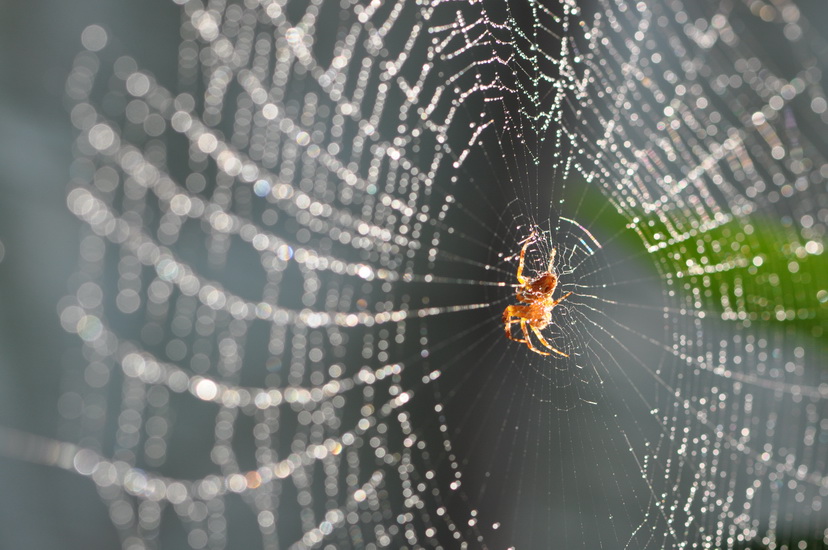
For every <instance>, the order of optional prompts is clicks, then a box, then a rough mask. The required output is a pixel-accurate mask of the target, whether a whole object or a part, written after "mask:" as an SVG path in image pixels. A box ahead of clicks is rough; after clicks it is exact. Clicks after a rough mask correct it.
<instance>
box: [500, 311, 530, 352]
mask: <svg viewBox="0 0 828 550" xmlns="http://www.w3.org/2000/svg"><path fill="white" fill-rule="evenodd" d="M513 307H514V306H507V307H506V309H505V310H504V311H503V327H504V328H505V329H506V338H508V339H509V340H514V341H515V342H520V343H521V344H525V343H526V340H521V339H519V338H515V337H514V336H512V325H513V324H514V323H521V322H523V321H522V319H521V317H520V316H519V315H515V314H514V313H513V312H512V311H513V309H512V308H513ZM512 317H517V319H512ZM524 332H525V331H524Z"/></svg>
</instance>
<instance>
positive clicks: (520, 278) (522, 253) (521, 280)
mask: <svg viewBox="0 0 828 550" xmlns="http://www.w3.org/2000/svg"><path fill="white" fill-rule="evenodd" d="M532 237H534V234H532V235H530V236H529V238H528V239H526V241H525V242H524V244H523V248H521V249H520V261H519V262H518V269H517V281H518V282H519V283H520V284H521V285H525V284H526V279H525V278H524V277H523V263H524V261H525V260H524V258H525V256H526V249H527V248H528V247H529V245H530V244H532V242H533V241H532Z"/></svg>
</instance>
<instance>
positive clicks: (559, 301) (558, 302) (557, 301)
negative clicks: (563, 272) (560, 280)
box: [549, 292, 572, 309]
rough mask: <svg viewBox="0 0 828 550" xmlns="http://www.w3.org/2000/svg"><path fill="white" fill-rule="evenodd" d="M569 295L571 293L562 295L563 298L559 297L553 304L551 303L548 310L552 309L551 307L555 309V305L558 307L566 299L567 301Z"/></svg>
mask: <svg viewBox="0 0 828 550" xmlns="http://www.w3.org/2000/svg"><path fill="white" fill-rule="evenodd" d="M571 294H572V293H571V292H567V293H566V294H564V295H563V296H561V297H560V298H558V299H557V300H555V301H554V302H552V306H550V308H549V309H552V308H553V307H555V306H556V305H558V304H560V303H561V302H563V301H564V300H566V299H567V298H568V297H569V296H570V295H571Z"/></svg>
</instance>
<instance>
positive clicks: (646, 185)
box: [4, 0, 828, 549]
mask: <svg viewBox="0 0 828 550" xmlns="http://www.w3.org/2000/svg"><path fill="white" fill-rule="evenodd" d="M178 3H180V4H181V17H182V22H181V27H180V34H181V41H180V45H179V47H178V52H177V56H178V63H177V67H176V70H175V72H171V71H167V72H165V71H164V70H163V69H161V68H159V69H158V71H156V72H154V71H153V67H148V66H142V65H141V64H139V63H138V62H137V61H136V60H135V59H133V58H132V57H129V56H128V54H129V52H121V51H116V50H117V49H118V45H117V44H114V45H113V44H111V42H113V41H114V40H112V37H108V36H107V34H106V31H105V30H104V29H103V28H101V27H97V26H92V27H89V28H88V29H87V31H85V33H84V45H85V46H86V51H84V52H82V53H81V54H79V55H78V57H77V59H76V62H75V67H74V69H73V71H72V73H71V75H70V77H69V81H68V83H67V93H68V96H69V97H70V98H71V99H72V101H73V106H72V108H71V119H72V122H73V124H74V125H75V127H76V128H77V129H78V131H79V137H78V139H77V142H76V144H75V149H76V161H75V164H74V165H73V170H72V173H73V180H72V182H71V185H70V190H69V193H68V199H67V204H68V206H69V209H70V210H71V211H72V212H73V213H74V214H75V215H76V216H77V217H78V218H79V219H80V220H82V222H83V223H84V225H85V229H84V234H83V235H82V239H81V246H80V251H79V268H78V272H77V273H76V275H75V276H74V277H73V279H72V281H71V284H72V285H73V288H72V293H71V295H70V296H68V297H67V298H66V299H65V300H64V301H63V302H62V303H61V305H60V310H61V314H60V315H61V323H62V324H63V326H64V328H65V329H66V330H67V331H69V332H71V333H76V334H77V335H78V337H79V338H80V340H81V342H82V343H83V350H82V351H83V360H82V361H79V362H78V365H77V368H76V369H74V370H69V371H68V372H66V374H65V380H64V382H63V387H64V392H63V395H62V397H61V400H60V402H59V410H60V412H61V415H62V416H63V418H64V422H63V425H62V426H61V439H62V440H63V441H66V442H65V443H58V442H55V441H45V440H44V441H40V440H34V439H31V438H30V439H29V440H28V441H30V445H28V446H27V447H26V448H25V449H24V450H23V451H16V450H13V449H11V448H10V449H7V450H6V451H4V452H6V454H17V455H20V456H21V457H22V458H25V459H27V460H31V461H36V462H45V463H49V464H54V465H56V466H60V467H63V468H67V469H71V470H74V471H76V472H77V473H79V474H82V475H84V476H88V477H90V478H91V479H92V480H93V481H94V483H95V485H96V487H97V490H98V492H99V494H100V496H101V498H102V499H103V501H104V502H105V503H106V505H107V506H108V509H109V516H110V519H111V521H112V524H113V527H114V528H115V529H116V530H117V532H118V535H119V537H120V539H121V542H122V545H123V547H124V548H142V547H145V548H154V547H164V546H166V545H171V544H173V545H175V544H181V545H184V544H186V545H188V546H189V547H192V548H227V547H239V546H251V545H252V546H262V547H266V548H283V547H284V548H316V547H318V548H349V547H354V548H361V547H374V548H376V547H394V548H397V547H412V548H413V547H450V548H453V547H475V548H476V547H480V548H502V547H507V546H512V545H513V546H515V547H517V548H540V547H552V546H560V547H565V548H580V547H584V548H586V547H596V546H597V547H611V548H642V549H643V548H662V549H666V548H681V547H701V548H723V547H728V548H743V547H762V548H765V547H766V548H782V547H787V548H793V547H796V548H812V547H818V546H819V545H821V544H824V537H826V536H828V534H827V533H826V532H825V531H824V530H825V529H826V526H828V515H826V512H825V511H824V510H823V509H822V506H823V500H824V498H825V495H826V491H828V481H826V479H825V477H824V472H825V471H826V469H827V468H826V460H828V438H826V428H828V427H826V421H825V418H826V409H825V400H826V397H828V380H826V373H825V370H824V368H823V365H824V361H825V354H824V331H825V328H826V309H825V307H826V306H825V304H826V303H827V302H828V293H827V291H826V288H825V277H824V273H825V269H826V268H828V266H826V264H825V261H824V258H825V256H824V246H823V242H824V234H825V221H826V220H825V218H826V212H828V205H826V196H828V195H826V193H825V189H824V188H825V178H826V177H828V163H826V160H825V151H826V150H828V149H827V148H826V144H825V142H824V141H825V136H826V135H828V134H826V132H825V127H824V126H825V124H826V122H828V114H826V110H828V109H827V107H828V105H826V99H825V91H824V87H823V84H822V71H823V70H824V61H823V60H824V59H825V56H824V55H821V54H822V53H824V52H825V49H826V43H825V40H824V38H823V37H822V36H821V35H820V34H819V32H818V30H817V31H815V30H814V29H812V28H811V22H814V26H817V27H818V25H816V23H815V22H816V21H818V20H819V19H818V18H820V17H821V18H822V20H823V21H824V20H825V13H824V9H822V8H820V7H819V6H817V5H813V6H812V5H809V4H804V3H803V4H795V3H792V2H785V1H781V0H780V1H778V2H774V3H765V2H761V1H752V2H744V3H740V2H700V3H682V2H679V1H677V0H676V1H670V2H664V3H661V2H637V3H627V2H623V1H620V0H604V1H599V2H595V3H594V4H586V3H584V4H579V3H576V2H571V1H564V2H549V3H540V2H525V3H523V2H520V3H519V2H513V3H503V2H490V3H487V2H432V3H428V2H406V1H399V2H378V1H374V2H371V3H362V2H348V1H343V2H340V3H335V2H310V3H299V2H280V1H261V2H253V1H246V2H239V3H234V2H220V1H215V0H210V1H208V2H206V3H205V2H201V1H199V0H190V1H182V2H178ZM108 42H109V44H108ZM172 55H176V54H175V53H172V54H171V56H172ZM533 231H538V232H539V234H540V235H541V238H540V239H539V240H538V242H536V243H534V244H533V245H532V246H530V247H529V250H528V251H527V268H526V269H527V273H529V274H536V273H540V272H542V271H544V270H545V269H546V266H547V263H548V259H549V257H550V254H551V251H552V250H553V249H554V250H555V251H556V262H555V270H556V272H557V273H558V275H559V277H560V283H559V286H558V290H557V291H556V292H559V293H560V295H563V294H565V293H566V292H570V291H571V292H573V294H572V296H570V297H569V298H567V299H566V300H565V301H563V302H561V303H560V304H559V305H558V306H557V307H556V308H555V309H554V310H553V312H552V315H553V323H552V325H550V327H549V328H548V329H547V330H545V331H544V336H545V338H547V339H548V340H549V342H550V344H551V345H553V346H554V347H556V348H557V349H560V350H562V351H563V352H565V353H566V354H567V355H568V357H561V356H555V355H553V356H549V357H541V356H540V355H537V354H534V353H532V352H531V351H530V350H529V349H527V347H526V346H525V345H521V344H519V343H516V342H510V341H508V340H506V339H505V338H504V337H503V333H502V330H503V327H502V323H501V322H500V316H501V314H502V312H503V309H504V308H505V307H506V306H507V305H509V304H512V303H515V300H514V290H515V288H514V287H515V272H516V269H517V254H518V252H519V250H520V246H521V245H520V243H521V242H522V241H524V239H526V238H527V237H528V236H529V235H530V234H531V233H532V232H533ZM69 442H72V443H69ZM55 457H57V458H55Z"/></svg>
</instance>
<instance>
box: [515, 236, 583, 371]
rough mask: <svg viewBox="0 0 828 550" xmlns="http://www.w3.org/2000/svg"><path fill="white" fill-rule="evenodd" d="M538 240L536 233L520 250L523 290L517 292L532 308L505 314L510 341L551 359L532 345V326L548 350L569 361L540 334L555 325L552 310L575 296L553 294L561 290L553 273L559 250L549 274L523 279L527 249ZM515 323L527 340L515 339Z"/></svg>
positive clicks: (551, 258)
mask: <svg viewBox="0 0 828 550" xmlns="http://www.w3.org/2000/svg"><path fill="white" fill-rule="evenodd" d="M537 240H538V235H537V233H536V232H533V233H532V234H531V235H529V237H527V238H526V239H525V240H524V241H523V242H522V244H523V248H521V249H520V261H519V262H518V269H517V281H518V283H520V287H519V288H518V289H517V291H516V292H515V297H516V298H517V299H518V300H519V301H521V302H525V303H527V304H528V305H525V306H524V305H514V306H507V307H506V309H505V310H504V311H503V326H504V328H505V329H506V337H507V338H508V339H510V340H514V341H515V342H521V343H523V344H526V346H527V347H528V348H529V349H530V350H532V351H534V352H535V353H539V354H541V355H551V354H550V353H548V352H545V351H541V350H539V349H538V348H536V347H535V346H533V345H532V341H531V340H530V339H529V329H528V328H527V325H528V326H529V328H531V329H532V332H534V333H535V336H536V337H537V338H538V340H539V341H540V343H541V344H543V345H544V347H546V348H547V349H548V350H550V351H553V352H555V353H557V354H558V355H562V356H563V357H569V355H567V354H565V353H564V352H562V351H561V350H559V349H555V348H553V347H552V346H551V345H550V344H549V342H547V341H546V340H545V339H544V337H543V335H541V333H540V331H541V330H543V329H544V328H546V327H547V325H549V323H551V322H552V309H554V307H555V306H557V305H558V304H559V303H561V302H562V301H564V300H565V299H566V298H567V297H568V296H569V295H570V294H572V293H571V292H567V293H566V294H564V295H563V296H561V297H560V298H558V299H557V300H555V299H554V298H553V297H552V294H553V293H554V292H555V287H557V286H558V277H557V276H556V275H555V273H554V272H553V271H552V266H553V264H554V262H555V249H554V248H553V249H552V252H551V253H550V254H549V265H548V266H547V268H546V271H544V272H543V273H540V274H538V276H537V277H534V278H527V277H524V276H523V263H524V256H525V255H526V249H527V248H529V245H530V244H532V243H534V242H536V241H537ZM514 323H520V328H521V330H523V336H524V339H522V340H521V339H520V338H515V337H514V336H512V324H514Z"/></svg>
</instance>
